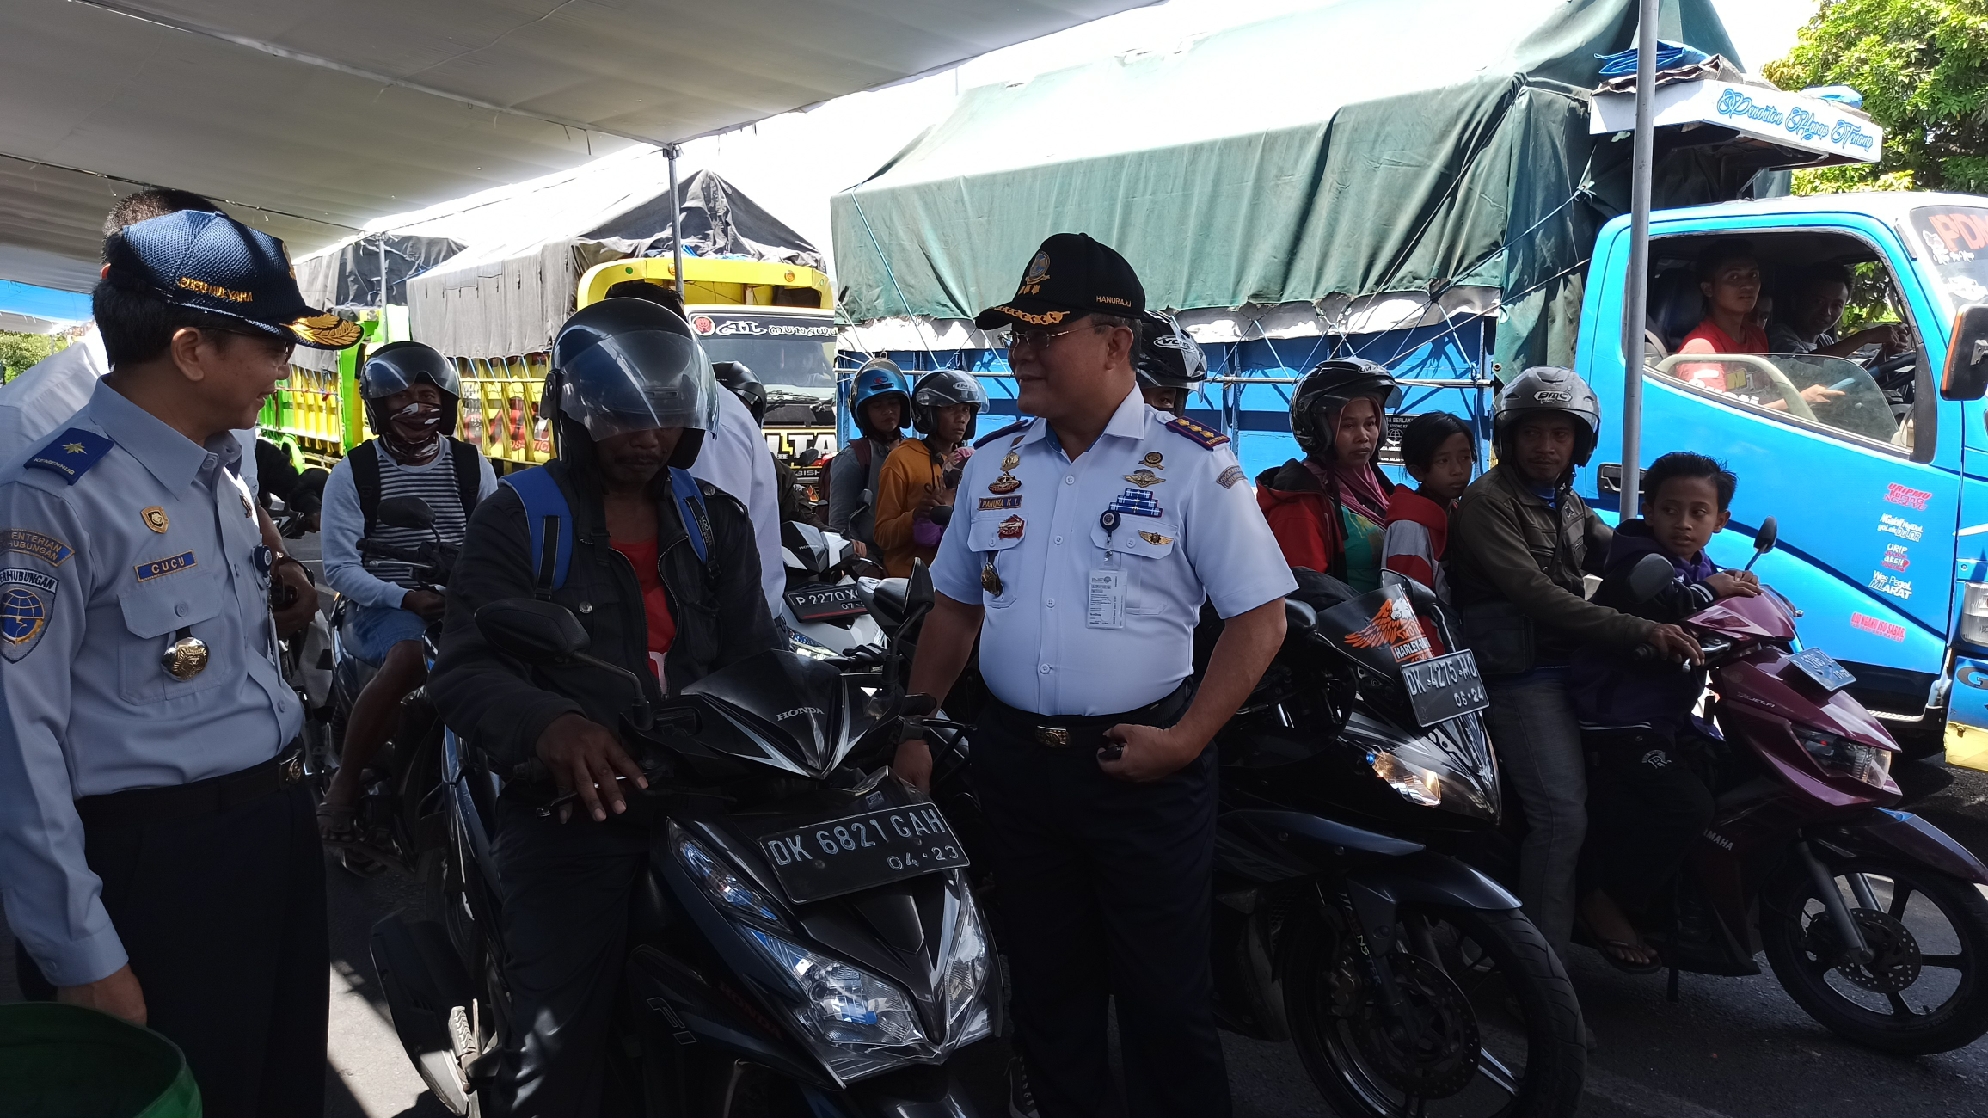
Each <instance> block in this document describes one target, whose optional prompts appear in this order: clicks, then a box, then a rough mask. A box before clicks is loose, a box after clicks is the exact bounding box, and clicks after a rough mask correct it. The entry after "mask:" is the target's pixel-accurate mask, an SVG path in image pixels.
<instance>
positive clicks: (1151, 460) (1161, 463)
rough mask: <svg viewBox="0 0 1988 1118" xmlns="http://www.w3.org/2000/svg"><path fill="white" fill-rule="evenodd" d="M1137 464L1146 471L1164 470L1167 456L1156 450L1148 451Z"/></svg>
mask: <svg viewBox="0 0 1988 1118" xmlns="http://www.w3.org/2000/svg"><path fill="white" fill-rule="evenodd" d="M1139 464H1140V465H1141V466H1145V467H1147V468H1148V469H1154V470H1164V469H1166V468H1167V456H1166V455H1164V454H1161V453H1160V452H1159V451H1157V450H1149V451H1147V452H1146V456H1145V457H1144V458H1141V459H1139Z"/></svg>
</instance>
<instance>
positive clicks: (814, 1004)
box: [744, 928, 925, 1074]
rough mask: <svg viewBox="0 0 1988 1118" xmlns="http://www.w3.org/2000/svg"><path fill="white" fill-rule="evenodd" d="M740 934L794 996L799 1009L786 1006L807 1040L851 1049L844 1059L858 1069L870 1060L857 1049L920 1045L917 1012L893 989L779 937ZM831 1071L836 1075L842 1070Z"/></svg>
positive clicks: (922, 1038)
mask: <svg viewBox="0 0 1988 1118" xmlns="http://www.w3.org/2000/svg"><path fill="white" fill-rule="evenodd" d="M744 931H745V934H746V941H747V942H748V943H751V944H752V945H753V946H754V947H756V948H758V949H759V953H760V954H761V955H764V956H765V957H766V960H767V961H768V962H770V963H772V964H773V967H774V969H775V970H778V971H779V972H780V973H781V974H782V975H784V976H785V977H786V979H787V983H788V986H789V988H790V989H791V990H792V991H793V992H794V993H795V994H798V995H799V996H800V1004H799V1005H797V1006H794V1007H792V1009H793V1014H794V1019H795V1020H796V1021H798V1022H799V1023H800V1025H801V1028H802V1029H804V1030H806V1031H807V1032H808V1034H809V1035H811V1036H813V1037H815V1038H817V1039H819V1040H821V1041H823V1042H825V1043H827V1044H830V1045H835V1046H837V1047H838V1048H851V1049H855V1051H851V1052H849V1053H848V1054H849V1055H850V1056H852V1057H855V1058H856V1061H860V1062H861V1063H863V1064H870V1063H873V1061H870V1060H867V1059H864V1058H863V1053H862V1051H861V1050H862V1049H866V1048H895V1047H900V1046H904V1045H916V1044H922V1043H924V1041H925V1028H924V1026H922V1025H920V1024H919V1023H918V1013H917V1011H916V1010H915V1009H913V1008H912V1005H911V999H910V998H908V997H906V996H905V995H904V993H903V991H901V990H899V989H898V988H897V987H895V986H892V985H891V984H890V983H888V982H886V981H884V980H883V979H881V978H878V977H877V976H876V975H874V974H871V973H869V972H868V971H865V970H862V969H860V968H858V967H853V966H850V965H849V964H848V963H844V962H842V961H840V960H837V959H829V958H825V957H823V956H821V955H817V954H815V953H814V952H812V951H809V950H808V949H807V948H805V947H801V946H799V945H798V944H793V943H789V942H787V941H786V940H784V939H781V938H780V937H779V936H776V935H772V934H769V933H767V932H762V931H760V930H759V929H757V928H746V929H744ZM856 1061H852V1062H856ZM831 1066H833V1061H832V1058H831ZM835 1070H837V1072H838V1074H841V1073H842V1071H843V1070H844V1069H835Z"/></svg>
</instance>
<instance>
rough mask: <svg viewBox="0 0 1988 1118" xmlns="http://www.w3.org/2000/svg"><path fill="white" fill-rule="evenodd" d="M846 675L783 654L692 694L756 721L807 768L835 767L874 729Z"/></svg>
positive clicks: (748, 662) (737, 668) (770, 654)
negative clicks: (853, 699)
mask: <svg viewBox="0 0 1988 1118" xmlns="http://www.w3.org/2000/svg"><path fill="white" fill-rule="evenodd" d="M846 691H847V686H846V684H845V683H844V682H843V679H842V673H841V672H838V671H836V670H835V669H834V668H833V667H831V666H829V665H828V664H825V663H822V662H821V661H819V660H813V659H809V658H807V657H804V656H797V655H795V654H793V653H791V652H786V651H782V650H779V649H769V650H767V651H765V652H759V653H755V654H753V655H752V656H749V657H747V658H746V659H744V660H741V661H739V662H738V663H736V664H733V665H732V666H730V667H728V668H726V669H724V670H723V671H719V672H714V673H712V674H711V675H708V676H705V677H704V678H703V679H700V680H698V681H697V682H696V683H693V684H691V685H690V686H689V687H686V688H684V694H686V695H703V696H706V697H709V698H712V699H717V700H719V701H721V702H723V703H725V704H727V705H728V706H730V707H732V708H734V709H736V710H738V711H740V712H743V713H744V714H746V715H748V716H750V718H751V719H752V722H753V724H754V727H753V728H754V729H755V730H756V731H758V732H759V733H760V734H761V735H762V736H764V737H765V738H766V739H767V741H769V742H770V743H771V744H773V745H774V746H775V747H777V748H778V749H779V750H780V751H781V752H782V753H783V754H784V755H786V756H787V758H788V759H789V760H791V761H793V762H794V763H795V764H797V765H799V766H800V767H801V768H802V769H804V770H807V771H809V772H813V773H816V774H820V773H825V772H827V771H828V770H829V769H832V768H834V767H835V764H836V762H837V761H838V760H840V759H841V756H842V754H843V752H845V751H846V749H847V747H848V745H849V744H850V743H852V742H854V741H855V740H856V739H857V738H859V737H861V736H862V735H863V733H864V732H866V731H867V730H868V729H869V728H870V719H869V718H868V716H867V715H865V713H864V712H863V709H862V706H861V704H860V703H852V702H850V701H848V698H847V695H846Z"/></svg>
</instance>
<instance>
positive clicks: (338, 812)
mask: <svg viewBox="0 0 1988 1118" xmlns="http://www.w3.org/2000/svg"><path fill="white" fill-rule="evenodd" d="M358 816H359V812H358V810H357V809H356V808H349V807H338V806H336V805H334V804H331V803H329V802H327V803H321V804H319V805H318V837H319V838H320V839H321V840H323V842H324V844H325V845H326V846H351V845H353V844H354V843H356V842H358V841H359V824H358Z"/></svg>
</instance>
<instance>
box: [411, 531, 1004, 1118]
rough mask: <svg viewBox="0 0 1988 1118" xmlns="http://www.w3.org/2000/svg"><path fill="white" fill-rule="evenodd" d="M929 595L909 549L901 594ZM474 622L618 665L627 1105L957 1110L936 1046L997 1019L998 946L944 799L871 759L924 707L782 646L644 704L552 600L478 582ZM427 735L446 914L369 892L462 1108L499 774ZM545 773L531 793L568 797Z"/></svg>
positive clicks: (443, 1094) (500, 954) (486, 1022)
mask: <svg viewBox="0 0 1988 1118" xmlns="http://www.w3.org/2000/svg"><path fill="white" fill-rule="evenodd" d="M931 602H932V591H931V582H930V579H929V577H928V576H926V575H925V573H924V571H923V568H922V567H921V568H920V569H919V570H918V571H917V572H916V573H915V575H914V579H913V584H912V588H911V590H910V593H909V595H908V612H909V614H910V616H911V618H912V619H914V620H915V618H916V617H917V616H918V615H920V614H922V613H923V611H924V610H926V609H929V608H930V606H931ZM476 624H477V626H478V628H479V629H480V630H481V631H482V632H483V634H484V635H485V637H486V638H487V639H489V640H490V641H491V643H492V644H494V645H496V646H497V647H498V648H501V649H503V650H504V651H505V652H507V653H509V654H510V655H513V656H516V657H518V658H519V659H521V660H524V661H526V662H528V663H534V664H577V665H585V666H589V667H592V668H594V669H597V670H601V671H606V672H611V673H616V674H619V675H622V676H624V677H626V679H627V682H628V687H629V693H630V696H631V702H630V706H629V708H628V711H627V714H626V715H625V716H624V718H623V723H622V726H621V728H620V730H621V736H622V739H623V741H624V742H625V743H626V744H627V745H628V746H629V747H630V751H631V753H632V754H633V755H634V756H635V758H636V760H637V761H638V763H640V764H641V765H642V766H643V768H644V770H645V771H647V772H648V773H649V774H650V778H649V788H648V790H647V791H645V792H632V790H630V791H631V793H632V794H631V795H630V797H629V805H630V806H629V810H630V812H631V814H633V813H636V812H643V813H647V816H648V818H649V819H650V820H651V821H652V823H651V834H652V838H651V848H650V873H649V876H648V879H647V883H646V886H644V887H638V889H637V890H636V899H635V902H634V906H635V910H634V912H633V913H632V919H631V922H630V931H629V945H630V946H629V952H628V957H627V962H626V965H625V969H624V971H623V976H622V989H621V991H620V995H619V1005H618V1008H617V1011H616V1013H617V1015H616V1026H615V1028H616V1032H617V1034H618V1035H617V1039H616V1042H615V1043H613V1044H611V1045H610V1048H609V1053H608V1067H609V1073H608V1074H609V1087H608V1091H609V1094H608V1097H609V1098H610V1099H613V1100H616V1103H617V1105H620V1106H621V1107H622V1110H623V1112H626V1113H642V1114H670V1115H700V1116H701V1115H719V1114H727V1113H747V1112H757V1111H758V1110H759V1109H762V1108H764V1109H768V1110H771V1111H773V1112H778V1113H786V1112H790V1111H793V1112H799V1113H811V1114H814V1115H820V1116H830V1115H848V1116H852V1118H853V1116H856V1115H879V1116H881V1115H893V1116H900V1115H901V1116H910V1115H925V1114H929V1115H933V1116H935V1118H937V1116H941V1115H943V1116H947V1118H955V1116H963V1115H966V1114H970V1113H972V1107H971V1105H970V1104H969V1103H968V1102H967V1100H966V1098H965V1096H964V1094H963V1093H962V1092H961V1090H960V1089H959V1087H958V1086H957V1085H956V1084H954V1083H953V1082H952V1081H951V1078H950V1076H949V1075H947V1073H946V1072H945V1070H944V1065H945V1064H946V1062H947V1061H948V1059H949V1058H950V1057H951V1056H952V1054H953V1053H954V1052H956V1051H957V1050H959V1049H960V1048H962V1047H964V1046H966V1045H969V1044H972V1043H973V1042H975V1041H978V1040H980V1039H982V1038H984V1037H987V1036H989V1035H991V1034H993V1033H994V1032H995V1031H996V1029H997V1025H998V1015H999V1012H1000V1008H999V991H1000V989H1001V986H1000V982H999V979H998V977H997V976H996V974H995V973H994V972H995V968H996V966H997V965H998V964H997V962H996V957H995V955H994V952H993V950H992V947H991V945H990V943H989V939H988V935H987V933H986V931H985V925H984V924H983V922H982V919H981V914H980V910H979V907H978V905H977V904H976V902H975V900H974V897H973V893H972V891H971V889H970V887H969V885H968V881H967V878H966V874H965V868H966V867H967V865H968V858H967V856H966V853H965V851H964V849H963V847H962V844H961V843H960V841H959V840H958V838H957V837H956V836H955V835H954V834H953V832H952V829H951V826H950V824H949V821H948V819H947V817H946V815H945V813H944V812H943V811H941V810H940V808H939V807H937V806H936V805H934V804H933V803H932V802H930V801H929V800H927V799H925V798H924V797H923V796H921V795H919V794H918V793H917V792H916V790H914V789H913V788H911V787H910V786H909V785H907V784H904V783H903V782H901V781H899V780H897V779H895V778H894V777H892V776H891V775H890V773H889V770H888V768H887V762H888V760H889V758H890V756H891V754H892V753H893V752H894V750H895V748H896V745H897V742H898V740H899V738H900V736H901V734H902V730H901V725H902V721H901V720H902V718H903V717H904V716H907V715H918V714H924V713H929V711H926V710H920V709H913V707H914V705H915V704H913V703H910V702H907V701H906V700H904V699H903V698H902V693H901V691H899V690H897V689H880V688H879V687H878V686H877V684H878V678H877V673H876V672H875V670H874V669H872V670H869V671H865V672H862V673H860V674H844V673H843V672H842V671H840V670H839V669H838V667H837V666H836V665H835V664H834V663H831V662H830V661H828V660H825V659H822V658H816V657H807V656H800V655H796V654H794V653H791V652H787V651H767V652H762V653H759V654H757V655H756V656H753V657H751V658H749V659H747V660H745V661H742V662H740V663H738V664H735V665H733V666H731V667H729V668H727V669H725V670H723V671H719V672H716V673H714V674H712V675H710V676H707V677H705V678H704V679H702V680H699V681H698V682H697V683H695V684H692V685H691V686H689V687H687V688H685V689H684V691H683V693H682V694H680V695H677V696H672V697H671V698H669V699H667V700H664V701H663V702H662V703H661V704H660V705H658V706H655V707H653V708H652V707H651V705H650V704H649V703H648V702H647V701H646V700H645V699H644V698H643V697H642V687H641V685H640V683H639V681H637V680H636V678H635V677H634V676H633V675H631V674H629V673H628V672H626V671H624V670H623V669H620V668H618V667H615V666H614V665H611V664H607V663H605V662H603V661H601V660H598V659H595V658H593V657H590V656H588V655H587V654H586V652H585V647H586V643H587V635H586V632H585V630H584V629H582V628H581V626H580V624H579V622H578V620H577V619H575V618H574V617H573V616H572V615H571V614H570V613H568V612H566V611H565V610H564V609H563V608H561V607H559V606H556V605H553V604H551V603H548V602H541V601H534V600H529V599H517V600H510V601H502V602H494V603H491V604H489V605H487V606H485V607H483V608H482V609H480V610H479V611H477V617H476ZM893 667H894V665H893ZM925 705H927V706H929V701H928V702H927V703H926V704H925ZM443 752H444V780H445V796H446V802H447V812H448V817H449V825H450V832H451V834H450V843H449V850H448V854H447V857H446V863H447V865H446V871H447V872H446V873H445V874H444V875H443V877H442V881H443V886H442V887H443V891H444V895H443V896H442V897H440V898H439V901H438V908H439V910H440V911H441V913H442V914H443V923H441V924H437V923H425V922H424V923H407V922H405V921H403V920H402V919H400V918H399V917H389V918H387V919H386V920H384V921H382V922H381V923H380V924H379V925H378V926H377V927H376V928H375V930H374V934H373V949H372V950H373V961H374V965H375V967H376V968H377V969H378V971H379V974H380V979H381V985H382V987H383V988H384V990H385V992H386V996H387V1002H388V1005H389V1007H390V1009H391V1011H392V1016H393V1021H394V1027H395V1029H396V1031H397V1032H398V1033H399V1034H400V1037H401V1040H402V1043H403V1044H404V1046H405V1047H406V1049H407V1052H408V1055H409V1056H410V1057H411V1058H412V1059H413V1060H414V1062H415V1064H416V1066H417V1068H418V1069H419V1070H420V1072H421V1074H422V1077H423V1078H424V1079H425V1080H426V1081H427V1083H428V1085H429V1086H430V1088H431V1089H432V1090H433V1091H434V1093H435V1094H436V1096H437V1097H438V1098H439V1099H440V1100H441V1101H442V1102H443V1103H444V1104H446V1105H447V1106H448V1107H449V1108H450V1109H451V1110H452V1111H454V1112H455V1113H458V1114H467V1113H471V1112H472V1111H473V1110H474V1109H475V1108H477V1107H478V1106H479V1105H480V1098H479V1095H480V1092H481V1091H482V1090H483V1089H484V1088H485V1087H486V1086H487V1082H486V1077H487V1075H488V1074H489V1071H490V1069H491V1068H492V1067H493V1066H494V1063H495V1062H494V1061H491V1060H485V1059H484V1058H483V1057H484V1055H485V1053H490V1052H496V1051H498V1050H499V1048H500V1046H502V1045H504V1044H505V1043H506V1042H507V1041H508V1039H509V1038H508V1037H507V1036H506V1035H505V1033H506V1031H507V1030H508V1028H509V1021H510V1012H509V1007H508V1004H507V1003H508V996H507V994H506V992H505V989H504V979H503V975H504V973H505V967H504V961H505V944H504V943H503V940H502V937H501V935H500V934H499V928H500V926H501V925H500V921H499V914H500V911H501V906H502V900H501V895H500V891H499V890H498V888H497V881H498V870H497V867H496V865H495V863H494V862H493V860H492V856H491V841H492V838H493V836H492V834H491V831H490V825H491V822H492V820H493V819H494V817H495V814H494V808H495V802H496V797H497V795H498V794H499V793H500V791H501V789H502V783H503V782H502V780H501V779H500V778H499V775H498V774H495V773H492V772H489V771H487V770H485V769H483V768H481V767H480V766H479V765H478V764H477V763H476V762H475V761H474V759H473V758H472V757H469V756H466V755H465V753H464V751H463V749H462V743H461V742H459V741H458V740H457V739H456V738H455V736H454V735H453V734H450V735H448V737H447V738H446V740H445V743H444V751H443ZM544 796H545V797H546V801H547V802H546V803H545V804H544V806H543V807H542V808H541V809H540V810H541V811H543V812H546V813H550V812H554V811H557V810H558V809H559V808H560V806H562V804H561V799H555V798H552V797H551V792H550V786H549V785H547V786H545V792H544ZM747 1099H751V1100H756V1102H755V1103H753V1104H747V1103H744V1102H742V1101H741V1100H747Z"/></svg>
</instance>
